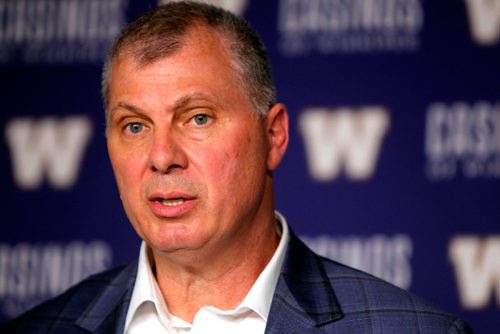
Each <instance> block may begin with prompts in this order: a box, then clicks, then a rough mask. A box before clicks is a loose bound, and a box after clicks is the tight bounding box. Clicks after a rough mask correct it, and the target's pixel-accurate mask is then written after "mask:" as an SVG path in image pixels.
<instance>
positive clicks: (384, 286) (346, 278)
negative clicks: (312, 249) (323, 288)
mask: <svg viewBox="0 0 500 334" xmlns="http://www.w3.org/2000/svg"><path fill="white" fill-rule="evenodd" d="M318 258H319V260H320V262H321V263H322V264H323V268H324V270H325V274H326V277H328V280H329V283H330V285H331V286H332V288H333V290H334V291H335V296H336V298H337V300H338V302H339V304H340V305H341V308H342V312H343V313H344V320H353V319H363V318H364V319H370V322H371V324H370V326H373V327H374V328H389V327H388V326H391V324H393V325H394V326H397V327H395V328H407V329H410V328H413V329H416V328H418V329H420V331H421V332H432V333H434V332H436V330H437V329H440V330H442V332H444V333H469V332H470V333H471V332H472V330H471V329H470V327H469V326H468V325H467V324H466V323H465V322H463V321H462V320H461V319H459V318H457V317H456V316H455V315H453V314H451V313H449V312H447V311H444V310H442V309H440V308H439V307H437V306H435V305H434V304H432V303H431V302H429V301H428V300H426V299H424V298H421V297H419V296H416V295H414V294H413V293H411V292H409V291H406V290H404V289H401V288H399V287H397V286H395V285H393V284H391V283H389V282H387V281H384V280H382V279H380V278H377V277H375V276H373V275H371V274H368V273H366V272H363V271H360V270H357V269H354V268H351V267H349V266H346V265H343V264H340V263H337V262H335V261H332V260H330V259H327V258H324V257H320V256H319V257H318ZM373 327H372V328H373Z"/></svg>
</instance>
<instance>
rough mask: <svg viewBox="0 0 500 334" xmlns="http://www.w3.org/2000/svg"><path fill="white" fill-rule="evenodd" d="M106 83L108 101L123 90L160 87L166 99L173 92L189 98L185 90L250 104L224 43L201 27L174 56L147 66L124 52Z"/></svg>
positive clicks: (230, 54)
mask: <svg viewBox="0 0 500 334" xmlns="http://www.w3.org/2000/svg"><path fill="white" fill-rule="evenodd" d="M110 81H111V82H110V83H111V85H110V88H111V89H110V98H111V100H115V99H114V98H113V97H116V94H118V95H121V93H123V92H124V90H128V92H131V91H134V90H135V88H137V89H140V88H142V90H144V88H147V87H153V86H156V87H159V86H162V87H164V88H165V94H167V95H168V97H173V96H171V94H170V93H171V92H173V91H176V92H180V91H182V93H185V94H189V93H190V92H189V91H187V90H195V89H200V90H202V91H203V90H205V91H207V92H208V93H214V95H217V96H220V97H221V98H223V97H227V96H226V95H228V94H230V95H231V99H233V98H240V99H241V98H243V99H244V100H246V102H247V103H249V102H250V98H249V96H248V94H247V93H246V91H245V89H244V87H245V85H244V84H243V80H242V77H241V75H239V71H238V70H237V67H236V64H235V62H234V59H233V56H232V53H231V51H230V46H229V42H228V39H227V38H226V37H224V36H223V35H222V34H221V33H219V32H217V31H216V30H214V29H212V28H209V27H205V26H195V27H193V28H191V29H190V30H189V31H188V32H187V33H186V34H185V36H184V37H183V38H182V43H181V44H180V47H179V48H178V49H177V50H176V51H175V52H173V53H171V54H169V55H167V56H164V57H161V58H159V59H157V60H154V61H152V62H150V63H146V64H141V63H140V61H139V60H138V59H137V57H134V51H133V50H124V52H121V53H120V54H119V56H118V57H117V58H116V60H115V62H114V63H113V68H112V71H111V80H110ZM184 90H186V91H184ZM167 95H165V97H166V96H167ZM110 102H112V101H110ZM115 102H116V100H115Z"/></svg>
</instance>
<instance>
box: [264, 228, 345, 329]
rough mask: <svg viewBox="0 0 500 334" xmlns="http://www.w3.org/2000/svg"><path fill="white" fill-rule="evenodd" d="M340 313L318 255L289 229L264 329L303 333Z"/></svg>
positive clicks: (330, 320) (338, 317) (334, 318)
mask: <svg viewBox="0 0 500 334" xmlns="http://www.w3.org/2000/svg"><path fill="white" fill-rule="evenodd" d="M343 316H344V315H343V313H342V310H341V308H340V305H339V302H338V301H337V298H336V297H335V293H334V291H333V289H332V286H331V285H330V282H329V279H328V276H327V274H326V272H325V269H324V267H323V264H322V263H321V259H320V257H318V256H317V255H316V254H314V253H313V252H312V251H311V250H310V249H309V248H308V247H307V246H306V245H304V243H302V241H300V240H299V239H298V238H297V236H296V235H295V234H294V233H293V232H292V231H290V243H289V245H288V250H287V254H286V257H285V261H284V263H283V267H282V270H281V274H280V278H279V280H278V284H277V286H276V290H275V293H274V297H273V302H272V305H271V311H270V314H269V319H268V324H267V327H266V333H284V332H291V331H292V330H294V331H295V332H298V333H307V332H308V330H310V329H312V328H314V327H320V326H322V325H326V324H328V323H331V322H333V321H337V320H340V319H342V318H343Z"/></svg>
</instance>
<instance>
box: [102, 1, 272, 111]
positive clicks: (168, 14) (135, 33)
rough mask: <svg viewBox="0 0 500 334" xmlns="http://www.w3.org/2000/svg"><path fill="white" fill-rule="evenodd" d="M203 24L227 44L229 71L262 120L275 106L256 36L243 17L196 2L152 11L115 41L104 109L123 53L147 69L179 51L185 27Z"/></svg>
mask: <svg viewBox="0 0 500 334" xmlns="http://www.w3.org/2000/svg"><path fill="white" fill-rule="evenodd" d="M199 24H202V25H206V26H208V27H210V28H213V29H214V30H215V31H217V32H219V33H220V34H221V35H222V36H224V38H225V39H226V40H227V42H228V45H229V48H230V51H231V53H232V54H233V58H234V59H233V67H234V68H235V70H236V72H237V73H238V75H239V76H240V80H241V81H242V82H243V86H244V88H245V89H246V90H247V95H248V98H249V101H250V102H251V104H252V107H253V109H254V111H255V112H256V114H257V115H258V116H265V114H266V112H267V110H268V109H269V108H271V107H272V106H273V105H274V104H275V103H276V92H275V88H274V84H273V80H272V75H271V67H270V64H269V60H268V58H267V55H266V51H265V49H264V45H263V44H262V41H261V40H260V38H259V36H258V35H257V33H256V32H255V31H254V30H253V29H252V28H251V27H250V26H249V24H248V23H247V22H246V21H245V20H244V19H242V18H240V17H238V16H236V15H234V14H232V13H230V12H228V11H226V10H224V9H221V8H218V7H215V6H212V5H209V4H206V3H200V2H195V1H181V2H172V3H168V4H165V5H161V6H158V7H156V8H155V9H153V10H151V11H149V12H147V13H145V14H143V15H142V16H140V17H139V18H137V19H136V20H135V21H134V22H132V23H131V24H129V25H128V26H127V27H126V28H125V29H124V30H123V31H122V32H121V34H120V35H119V36H118V38H117V40H116V41H115V42H114V44H113V46H112V48H111V50H110V52H109V54H108V56H107V58H106V61H105V63H104V67H103V72H102V83H101V84H102V97H103V101H104V106H105V108H106V109H107V108H108V103H109V90H110V87H109V81H110V78H111V69H112V65H113V62H114V61H115V60H116V58H117V57H118V55H119V54H120V53H122V52H124V50H126V52H127V54H129V52H130V55H131V56H132V57H133V58H134V59H135V60H136V61H137V63H138V65H139V66H143V65H147V64H150V63H153V62H155V61H157V60H160V59H162V58H164V57H167V56H169V55H171V54H173V53H174V52H176V51H178V50H179V49H180V48H181V47H182V45H183V39H184V37H185V36H186V34H187V32H188V30H189V28H192V27H193V26H195V25H199Z"/></svg>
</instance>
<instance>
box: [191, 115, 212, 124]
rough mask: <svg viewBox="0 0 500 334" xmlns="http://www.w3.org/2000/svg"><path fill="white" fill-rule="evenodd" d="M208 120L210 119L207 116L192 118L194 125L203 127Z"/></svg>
mask: <svg viewBox="0 0 500 334" xmlns="http://www.w3.org/2000/svg"><path fill="white" fill-rule="evenodd" d="M209 120H210V117H209V116H208V115H203V114H200V115H196V116H194V117H193V122H195V123H196V125H205V124H207V122H208V121H209Z"/></svg>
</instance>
